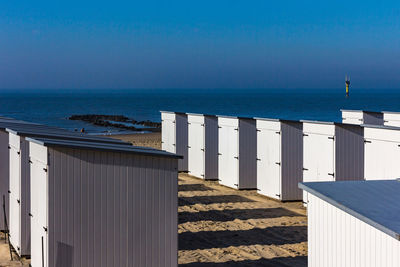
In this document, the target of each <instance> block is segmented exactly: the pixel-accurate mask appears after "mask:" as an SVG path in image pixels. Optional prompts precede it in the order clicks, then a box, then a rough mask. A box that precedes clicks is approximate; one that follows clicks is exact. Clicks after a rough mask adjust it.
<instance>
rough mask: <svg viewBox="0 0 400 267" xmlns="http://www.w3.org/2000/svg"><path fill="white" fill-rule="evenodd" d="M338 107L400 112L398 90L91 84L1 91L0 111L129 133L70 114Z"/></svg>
mask: <svg viewBox="0 0 400 267" xmlns="http://www.w3.org/2000/svg"><path fill="white" fill-rule="evenodd" d="M340 109H362V110H370V111H382V110H385V111H400V89H398V90H396V89H379V90H378V89H352V90H351V91H350V96H348V97H346V95H345V90H344V88H340V89H119V90H111V89H110V90H107V89H102V90H98V89H96V90H95V89H93V90H78V89H73V90H65V89H63V90H59V89H46V90H41V89H37V90H34V89H29V90H28V89H26V90H1V91H0V115H1V116H7V117H12V118H16V119H20V120H25V121H31V122H36V123H42V124H46V125H51V126H57V127H61V128H65V129H69V130H75V129H82V128H84V129H85V130H86V132H88V133H92V134H110V133H112V134H118V133H128V132H126V131H121V130H120V129H115V128H104V127H98V126H93V125H91V124H88V123H85V122H81V121H71V120H68V117H69V116H71V115H74V114H106V115H111V114H113V115H125V116H127V117H129V118H132V119H135V120H150V121H156V122H160V120H161V118H160V110H167V111H179V112H190V113H202V114H216V115H232V116H245V117H265V118H280V119H292V120H300V119H304V120H320V121H336V122H340V121H341V113H340Z"/></svg>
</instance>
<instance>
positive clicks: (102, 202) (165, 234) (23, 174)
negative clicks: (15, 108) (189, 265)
mask: <svg viewBox="0 0 400 267" xmlns="http://www.w3.org/2000/svg"><path fill="white" fill-rule="evenodd" d="M2 123H3V124H2ZM7 123H8V124H6V122H2V121H1V120H0V126H1V127H3V128H0V129H3V130H1V131H0V133H1V135H0V136H1V137H2V139H1V140H2V141H4V142H5V141H6V140H7V138H6V136H8V142H7V143H6V144H7V145H5V143H4V144H0V151H1V153H2V155H3V156H4V157H5V158H7V157H6V153H4V150H5V151H6V152H7V153H8V162H9V168H8V169H7V172H8V173H9V176H8V177H7V179H8V184H9V187H8V189H9V209H10V210H9V215H10V216H9V228H10V229H9V230H10V243H11V245H12V246H13V247H14V248H15V250H16V252H17V253H18V254H19V255H20V256H30V257H31V266H34V267H36V266H37V267H43V266H46V267H48V266H102V265H105V266H152V265H160V264H164V265H166V266H177V169H178V160H179V159H181V156H178V155H176V154H171V153H167V152H163V151H158V150H155V149H151V148H141V147H134V146H131V145H130V144H128V143H125V142H122V141H119V140H115V139H110V138H103V137H92V136H86V135H82V134H79V133H72V132H68V131H65V130H61V129H57V128H54V127H47V126H42V125H33V124H25V123H15V122H12V123H10V122H7ZM2 169H6V168H5V166H2ZM4 173H5V171H4ZM4 173H3V174H4ZM0 179H2V181H1V182H2V184H3V183H4V184H5V183H7V182H6V180H7V179H5V176H3V175H2V176H1V177H0ZM3 198H5V197H3ZM3 215H5V214H3ZM143 240H145V241H143Z"/></svg>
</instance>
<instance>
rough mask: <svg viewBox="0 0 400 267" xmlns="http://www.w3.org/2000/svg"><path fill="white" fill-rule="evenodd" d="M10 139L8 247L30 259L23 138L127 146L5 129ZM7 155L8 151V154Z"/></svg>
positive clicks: (43, 131) (26, 155)
mask: <svg viewBox="0 0 400 267" xmlns="http://www.w3.org/2000/svg"><path fill="white" fill-rule="evenodd" d="M6 131H7V132H8V136H9V162H10V171H9V178H8V180H9V197H10V204H9V205H10V206H9V209H10V218H9V228H10V229H9V231H10V243H11V245H12V246H13V247H14V249H15V251H16V252H17V254H18V255H19V256H29V255H30V251H31V243H30V241H31V229H30V217H29V214H30V204H31V199H30V185H31V183H30V178H31V173H30V159H29V142H28V141H26V140H25V138H26V137H51V138H54V139H63V140H78V141H86V142H101V143H105V144H115V145H117V144H118V145H126V146H131V144H130V143H126V142H123V141H120V140H118V139H112V138H107V137H96V136H88V135H83V134H80V133H75V132H69V131H66V130H63V129H52V128H46V127H41V128H32V127H27V126H24V127H18V126H13V127H12V129H8V128H7V129H6ZM7 152H8V151H7Z"/></svg>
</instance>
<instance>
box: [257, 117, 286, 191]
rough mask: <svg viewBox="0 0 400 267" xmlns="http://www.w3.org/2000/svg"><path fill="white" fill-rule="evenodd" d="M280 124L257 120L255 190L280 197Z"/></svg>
mask: <svg viewBox="0 0 400 267" xmlns="http://www.w3.org/2000/svg"><path fill="white" fill-rule="evenodd" d="M280 131H281V123H280V122H279V121H264V120H257V189H258V190H259V193H260V194H263V195H266V196H268V197H272V198H276V199H280V196H281V166H280V164H281V134H280Z"/></svg>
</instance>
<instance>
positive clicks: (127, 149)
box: [26, 137, 183, 159]
mask: <svg viewBox="0 0 400 267" xmlns="http://www.w3.org/2000/svg"><path fill="white" fill-rule="evenodd" d="M26 140H27V141H29V142H33V143H37V144H40V145H43V146H49V147H68V148H80V149H89V150H101V151H111V152H121V153H133V154H140V155H145V156H156V157H169V158H178V159H182V158H183V157H182V156H180V155H177V154H173V153H169V152H165V151H162V150H157V149H154V148H144V147H137V146H126V145H119V144H110V143H96V142H87V141H76V140H64V139H52V138H38V137H27V138H26Z"/></svg>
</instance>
